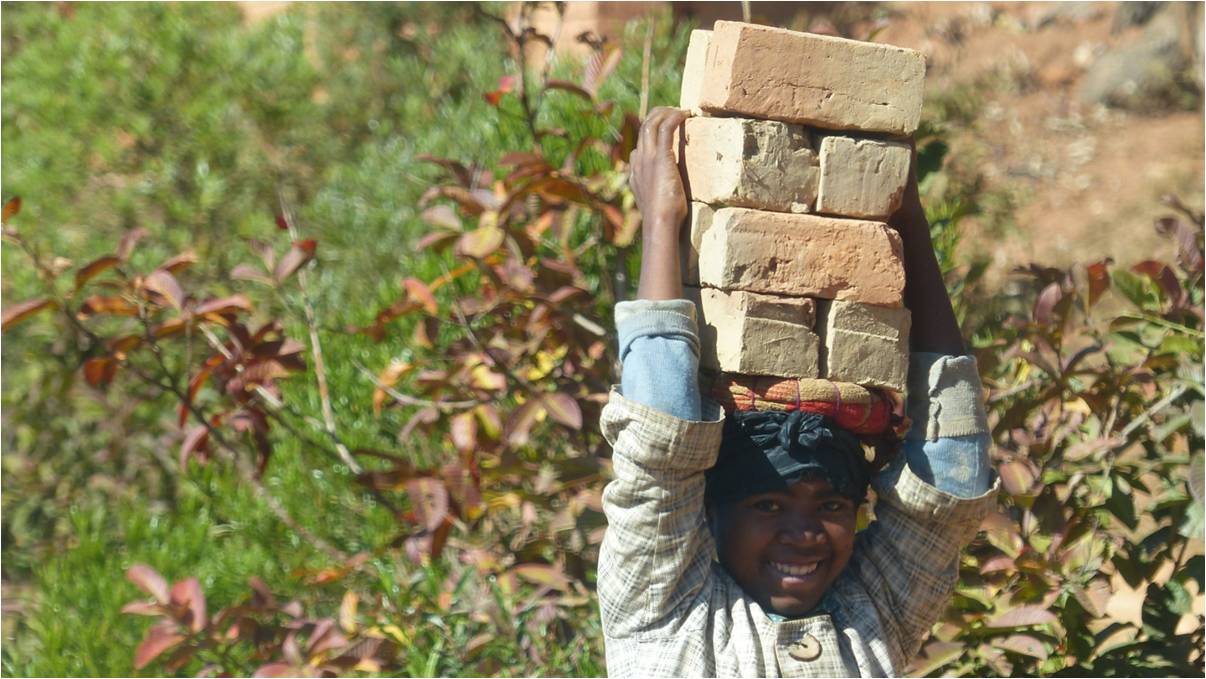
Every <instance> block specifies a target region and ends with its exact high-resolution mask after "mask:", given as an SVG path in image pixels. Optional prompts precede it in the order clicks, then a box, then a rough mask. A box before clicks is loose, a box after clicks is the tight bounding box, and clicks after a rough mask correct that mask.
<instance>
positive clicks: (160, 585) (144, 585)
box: [126, 563, 169, 604]
mask: <svg viewBox="0 0 1206 679" xmlns="http://www.w3.org/2000/svg"><path fill="white" fill-rule="evenodd" d="M126 579H128V580H129V581H130V582H132V583H134V584H135V585H137V586H138V588H139V589H141V590H142V591H144V592H146V593H147V594H150V595H151V596H153V597H155V600H156V601H158V602H159V603H161V604H166V603H167V602H168V600H169V594H168V584H167V580H165V579H164V578H163V576H162V575H160V574H159V571H157V570H155V569H154V568H151V567H150V566H148V565H146V564H141V563H136V564H134V565H133V566H130V568H129V569H128V570H127V571H126Z"/></svg>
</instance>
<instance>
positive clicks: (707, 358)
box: [684, 287, 821, 377]
mask: <svg viewBox="0 0 1206 679" xmlns="http://www.w3.org/2000/svg"><path fill="white" fill-rule="evenodd" d="M684 294H685V295H687V296H688V298H689V299H693V300H694V301H695V304H696V306H697V307H698V308H699V316H700V324H699V332H700V343H701V345H702V347H701V351H702V354H701V356H700V364H701V366H702V367H704V368H706V369H710V370H720V371H724V372H732V373H740V374H744V375H777V376H780V377H819V376H820V350H821V339H820V337H819V336H818V335H817V334H816V333H815V332H814V331H813V329H812V328H813V324H814V322H815V317H816V306H815V302H814V301H813V300H811V299H806V298H789V297H776V296H772V295H760V294H757V293H752V292H732V293H727V292H724V291H722V290H715V289H712V288H703V289H700V288H691V287H687V288H684Z"/></svg>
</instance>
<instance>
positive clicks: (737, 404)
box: [709, 373, 909, 437]
mask: <svg viewBox="0 0 1206 679" xmlns="http://www.w3.org/2000/svg"><path fill="white" fill-rule="evenodd" d="M709 391H710V393H711V395H712V398H713V399H715V400H716V401H717V402H718V403H720V405H721V406H722V407H723V408H724V409H725V410H726V411H729V412H731V411H733V410H781V411H787V412H791V411H795V410H800V411H804V412H811V413H818V414H821V415H827V416H829V417H832V418H833V419H834V420H836V421H837V424H838V426H840V427H842V428H843V429H846V430H847V431H850V432H852V433H855V434H859V435H868V436H881V435H895V436H896V437H902V436H904V433H905V432H906V431H908V427H909V421H908V418H907V417H905V416H904V404H903V403H902V401H901V398H900V396H899V395H898V394H897V393H896V392H893V391H887V390H883V389H869V388H867V387H862V386H859V385H857V384H851V383H848V382H832V381H830V380H824V379H795V378H783V377H769V376H759V375H737V374H733V373H721V374H719V375H716V376H715V377H714V378H713V380H712V382H711V388H710V390H709Z"/></svg>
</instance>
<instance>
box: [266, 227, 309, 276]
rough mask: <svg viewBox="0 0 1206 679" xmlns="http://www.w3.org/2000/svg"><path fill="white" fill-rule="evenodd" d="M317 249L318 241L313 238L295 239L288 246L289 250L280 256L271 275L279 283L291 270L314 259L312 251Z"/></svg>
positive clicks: (293, 270)
mask: <svg viewBox="0 0 1206 679" xmlns="http://www.w3.org/2000/svg"><path fill="white" fill-rule="evenodd" d="M317 249H318V243H316V242H315V241H314V239H313V238H307V239H306V240H300V241H295V242H294V243H293V246H292V247H290V248H289V252H287V253H285V256H284V257H282V258H281V261H280V262H278V263H277V265H276V271H274V272H273V274H272V275H273V277H274V278H276V282H278V283H280V282H282V281H284V280H285V279H286V278H288V277H289V276H292V275H293V272H295V271H297V270H298V269H299V268H301V266H302V265H303V264H305V263H306V262H308V261H310V260H311V259H314V253H315V252H316V251H317Z"/></svg>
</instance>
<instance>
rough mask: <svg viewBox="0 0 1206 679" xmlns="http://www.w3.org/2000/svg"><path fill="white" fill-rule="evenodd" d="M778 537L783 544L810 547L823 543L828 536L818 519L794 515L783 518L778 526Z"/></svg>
mask: <svg viewBox="0 0 1206 679" xmlns="http://www.w3.org/2000/svg"><path fill="white" fill-rule="evenodd" d="M779 539H780V540H782V541H783V543H784V544H789V545H795V546H801V547H810V546H813V545H818V544H823V543H824V542H825V541H826V540H828V539H829V536H828V535H826V534H825V528H824V526H822V525H821V522H820V521H817V520H815V519H813V518H810V517H795V518H791V519H786V520H784V522H783V524H782V525H781V526H780V527H779Z"/></svg>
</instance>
